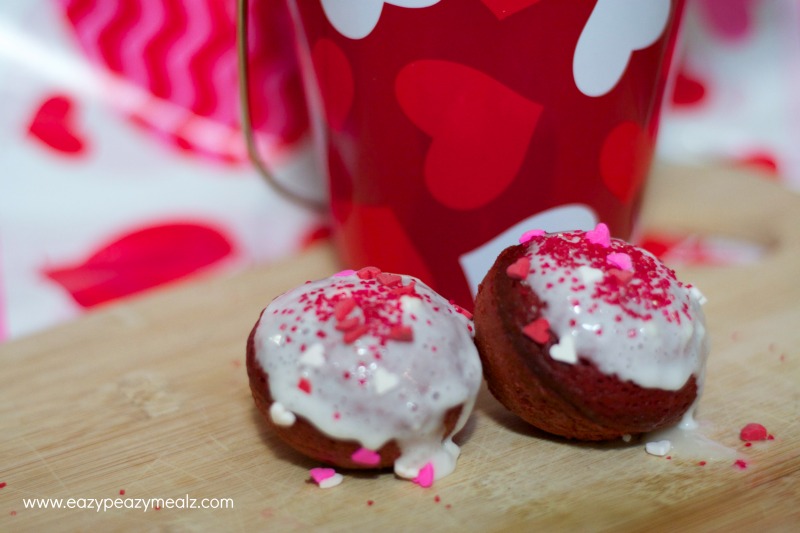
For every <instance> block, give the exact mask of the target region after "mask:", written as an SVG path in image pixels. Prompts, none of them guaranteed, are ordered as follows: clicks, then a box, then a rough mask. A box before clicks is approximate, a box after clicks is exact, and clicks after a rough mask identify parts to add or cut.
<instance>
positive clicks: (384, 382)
mask: <svg viewBox="0 0 800 533" xmlns="http://www.w3.org/2000/svg"><path fill="white" fill-rule="evenodd" d="M399 383H400V378H399V377H398V375H397V374H392V373H391V372H389V371H388V370H385V369H383V368H378V369H377V370H375V373H374V374H373V375H372V385H373V387H374V388H375V392H376V393H378V394H386V393H387V392H389V391H390V390H392V389H393V388H395V387H396V386H397V385H398V384H399Z"/></svg>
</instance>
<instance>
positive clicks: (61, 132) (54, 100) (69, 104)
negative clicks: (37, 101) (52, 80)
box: [28, 95, 85, 155]
mask: <svg viewBox="0 0 800 533" xmlns="http://www.w3.org/2000/svg"><path fill="white" fill-rule="evenodd" d="M74 109H75V104H74V103H73V101H72V100H71V99H70V98H69V97H67V96H64V95H54V96H51V97H50V98H47V99H46V100H45V101H44V102H42V104H41V105H40V106H39V109H38V110H37V111H36V113H35V114H34V115H33V119H32V120H31V122H30V124H29V125H28V133H29V134H30V135H31V136H33V137H34V138H36V139H39V140H40V141H41V142H43V143H44V144H46V145H47V146H49V147H50V148H52V149H53V150H56V151H58V152H61V153H63V154H70V155H77V154H80V153H81V152H83V150H84V146H85V143H84V141H83V140H82V139H81V137H80V136H79V135H78V133H77V132H76V127H75V124H74Z"/></svg>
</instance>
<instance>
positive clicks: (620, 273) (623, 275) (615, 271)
mask: <svg viewBox="0 0 800 533" xmlns="http://www.w3.org/2000/svg"><path fill="white" fill-rule="evenodd" d="M608 273H609V274H611V275H612V276H614V277H615V278H617V280H619V282H620V283H621V284H622V285H626V284H627V283H628V282H629V281H630V280H632V279H633V272H631V271H630V270H621V269H619V268H609V269H608Z"/></svg>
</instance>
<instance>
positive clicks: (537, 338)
mask: <svg viewBox="0 0 800 533" xmlns="http://www.w3.org/2000/svg"><path fill="white" fill-rule="evenodd" d="M522 333H524V334H525V336H526V337H528V338H529V339H531V340H533V341H534V342H538V343H539V344H545V343H546V342H547V341H548V340H550V322H548V321H547V319H546V318H537V319H536V320H534V321H533V322H531V323H530V324H528V325H527V326H525V327H524V328H522Z"/></svg>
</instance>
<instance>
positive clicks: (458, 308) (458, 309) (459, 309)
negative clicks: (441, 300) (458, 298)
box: [450, 301, 472, 320]
mask: <svg viewBox="0 0 800 533" xmlns="http://www.w3.org/2000/svg"><path fill="white" fill-rule="evenodd" d="M450 305H452V306H453V309H455V310H456V311H457V312H458V313H461V314H462V315H464V316H465V317H467V320H472V313H470V312H469V311H467V310H466V309H464V308H463V307H461V306H460V305H458V304H457V303H455V302H453V301H451V302H450Z"/></svg>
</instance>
